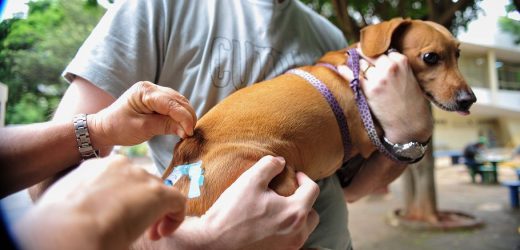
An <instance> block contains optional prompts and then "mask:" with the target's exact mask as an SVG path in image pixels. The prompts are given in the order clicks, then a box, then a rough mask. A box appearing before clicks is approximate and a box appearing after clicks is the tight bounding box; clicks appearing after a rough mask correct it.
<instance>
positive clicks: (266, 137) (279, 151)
mask: <svg viewBox="0 0 520 250" xmlns="http://www.w3.org/2000/svg"><path fill="white" fill-rule="evenodd" d="M360 44H361V49H362V51H363V53H364V55H366V56H368V57H377V56H378V55H381V54H383V53H385V52H386V51H387V50H388V49H389V48H395V49H397V51H399V52H400V53H402V54H404V55H405V56H406V57H407V58H408V62H409V64H410V65H411V68H412V71H413V72H414V75H415V77H416V79H417V81H418V83H419V84H420V87H421V89H422V90H423V92H424V95H425V97H426V99H428V100H429V101H431V102H432V103H434V104H435V105H437V106H438V107H440V108H441V109H444V110H446V111H458V112H462V113H468V110H469V108H470V106H471V104H472V103H474V102H475V101H476V98H475V96H474V94H473V92H472V91H471V89H470V87H469V86H468V85H467V84H466V82H465V80H464V79H463V77H462V75H461V73H460V72H459V70H458V67H457V58H458V56H459V49H458V45H459V43H458V42H457V41H456V40H455V38H454V37H453V36H452V35H451V34H450V32H449V31H448V30H446V29H445V28H443V27H442V26H440V25H438V24H435V23H432V22H425V21H419V20H404V19H401V18H396V19H392V20H390V21H387V22H382V23H380V24H377V25H372V26H368V27H366V28H364V29H363V30H362V31H361V41H360ZM353 46H357V45H353ZM345 52H346V50H341V51H333V52H329V53H327V54H326V55H324V56H323V57H322V58H321V59H320V60H319V61H318V62H321V63H328V64H331V65H334V66H339V65H344V64H345V62H346V60H347V55H346V53H345ZM300 69H302V70H304V71H306V72H308V73H310V74H311V75H313V76H314V77H316V78H318V79H320V80H321V81H322V82H323V83H324V84H325V85H326V86H327V87H328V88H329V89H330V91H331V92H332V94H333V95H334V97H335V98H336V99H337V101H338V103H339V105H340V106H341V108H342V109H343V111H344V115H345V117H346V119H347V121H348V130H349V132H350V140H351V146H352V149H351V150H350V152H349V155H346V156H344V147H343V144H342V137H341V132H340V129H339V127H338V122H337V121H336V118H335V115H334V113H333V111H332V110H331V107H330V106H329V105H328V103H327V101H326V100H325V98H323V96H322V95H321V94H320V92H319V91H317V90H316V88H314V87H313V86H312V85H311V84H309V83H308V82H307V81H306V80H305V79H303V78H301V77H299V76H297V75H293V74H283V75H281V76H278V77H276V78H274V79H272V80H267V81H264V82H261V83H258V84H254V85H252V86H249V87H246V88H243V89H241V90H239V91H236V92H235V93H233V94H232V95H230V96H229V97H227V98H226V99H224V100H223V101H222V102H221V103H219V104H218V105H216V106H215V107H214V108H213V109H211V110H210V111H209V112H208V113H207V114H205V115H204V116H203V117H201V118H200V120H199V121H198V122H197V125H196V127H195V132H194V135H193V136H192V137H189V138H186V139H184V140H182V141H181V142H179V143H178V144H177V145H176V147H175V149H174V158H173V161H172V162H171V164H170V166H169V167H168V168H167V169H166V171H165V173H164V175H163V179H165V178H167V177H168V176H169V175H170V173H171V172H172V170H173V169H174V167H176V166H178V165H182V164H189V163H195V162H201V163H202V165H201V168H202V169H203V171H204V173H203V175H204V180H203V184H202V185H201V186H200V197H197V198H194V199H190V200H189V201H188V203H187V214H188V215H197V216H198V215H202V214H204V213H205V211H206V210H207V209H209V207H210V206H211V205H212V204H213V203H214V202H215V200H216V199H217V198H218V197H219V196H220V194H222V192H223V191H224V190H225V189H226V188H228V187H229V186H230V185H231V184H232V183H233V182H234V181H235V180H236V179H237V178H238V177H239V176H240V175H241V174H242V173H243V172H244V171H246V170H247V169H248V168H250V167H251V166H252V165H253V164H254V163H255V162H257V161H258V160H259V159H260V158H261V157H263V156H265V155H274V156H283V157H284V158H285V160H286V167H285V169H284V171H283V172H282V173H281V174H280V175H278V176H277V177H276V178H275V179H274V180H273V181H272V182H271V183H270V187H271V188H272V189H274V190H275V191H276V192H277V193H278V194H280V195H286V196H288V195H291V194H292V193H293V192H294V191H295V190H296V188H297V181H296V178H295V171H302V172H304V173H305V174H307V175H308V176H309V177H310V178H311V179H313V180H319V179H322V178H325V177H328V176H331V175H332V174H334V173H335V172H336V170H337V169H338V168H340V167H341V165H342V163H343V160H344V157H346V159H349V158H352V157H354V156H356V155H361V156H362V157H364V158H367V157H369V156H370V155H371V154H372V153H373V152H374V151H375V150H376V148H375V147H374V145H373V144H372V143H371V141H370V139H369V137H368V135H367V132H366V131H365V128H364V125H363V123H362V118H361V117H360V114H359V111H358V108H357V106H356V102H355V100H354V99H355V98H354V96H353V95H354V94H353V90H352V89H351V88H350V87H349V83H348V82H347V81H346V80H345V79H344V78H343V77H342V76H340V75H339V74H338V73H336V72H335V71H334V70H331V69H329V68H327V67H323V66H320V65H314V66H304V67H301V68H300ZM426 99H425V101H426ZM375 120H377V117H376V118H375ZM376 126H377V122H376ZM377 131H378V132H379V135H381V134H382V129H381V128H380V127H377ZM428 133H429V132H428ZM189 185H190V180H189V178H187V176H182V178H181V179H179V181H178V182H176V184H175V187H177V188H179V189H180V190H181V191H183V192H184V193H187V192H188V188H189Z"/></svg>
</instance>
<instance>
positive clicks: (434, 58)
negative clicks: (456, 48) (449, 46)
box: [423, 53, 440, 65]
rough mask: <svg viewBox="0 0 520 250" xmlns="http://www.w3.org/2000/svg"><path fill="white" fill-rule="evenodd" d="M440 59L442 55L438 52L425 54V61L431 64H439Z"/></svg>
mask: <svg viewBox="0 0 520 250" xmlns="http://www.w3.org/2000/svg"><path fill="white" fill-rule="evenodd" d="M439 59H440V57H439V54H437V53H426V54H424V55H423V61H424V62H425V63H427V64H430V65H433V64H437V63H438V62H439Z"/></svg>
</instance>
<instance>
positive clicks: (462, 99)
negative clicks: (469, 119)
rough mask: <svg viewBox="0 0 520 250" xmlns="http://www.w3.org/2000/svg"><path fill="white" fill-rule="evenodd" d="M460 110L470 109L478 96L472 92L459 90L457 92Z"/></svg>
mask: <svg viewBox="0 0 520 250" xmlns="http://www.w3.org/2000/svg"><path fill="white" fill-rule="evenodd" d="M456 101H457V106H459V107H458V110H469V108H470V107H471V105H472V104H473V103H475V102H476V101H477V97H475V95H474V94H473V93H472V92H468V91H459V92H458V93H457V99H456Z"/></svg>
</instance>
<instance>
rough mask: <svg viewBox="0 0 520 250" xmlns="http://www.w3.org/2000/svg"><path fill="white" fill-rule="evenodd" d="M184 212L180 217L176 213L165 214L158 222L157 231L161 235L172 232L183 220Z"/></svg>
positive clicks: (164, 235)
mask: <svg viewBox="0 0 520 250" xmlns="http://www.w3.org/2000/svg"><path fill="white" fill-rule="evenodd" d="M183 220H184V214H183V216H182V217H179V216H177V215H175V214H174V215H170V214H168V215H166V216H165V217H164V219H163V220H162V221H161V222H160V224H159V227H158V232H159V235H160V236H161V237H166V236H168V235H170V234H172V233H173V232H174V231H175V230H176V229H177V228H178V227H179V226H180V225H181V223H182V222H183Z"/></svg>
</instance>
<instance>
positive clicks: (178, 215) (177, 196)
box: [148, 185, 186, 240]
mask: <svg viewBox="0 0 520 250" xmlns="http://www.w3.org/2000/svg"><path fill="white" fill-rule="evenodd" d="M162 189H163V194H162V195H160V196H158V197H159V199H157V200H155V201H156V202H155V203H157V204H148V205H150V206H152V205H153V206H154V207H155V208H156V209H158V210H159V211H158V212H156V214H158V215H163V216H162V217H161V218H159V219H158V220H157V221H156V222H155V223H154V224H152V226H150V228H149V229H148V237H149V238H150V239H151V240H158V239H160V238H161V237H164V236H167V235H169V234H171V233H172V232H173V231H175V229H177V228H178V227H179V225H180V224H181V223H182V221H183V220H184V216H185V212H186V197H184V196H183V195H182V194H181V193H180V192H179V191H178V190H176V189H173V188H171V187H168V186H166V185H164V186H162ZM150 195H153V194H150ZM158 207H161V208H158Z"/></svg>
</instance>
